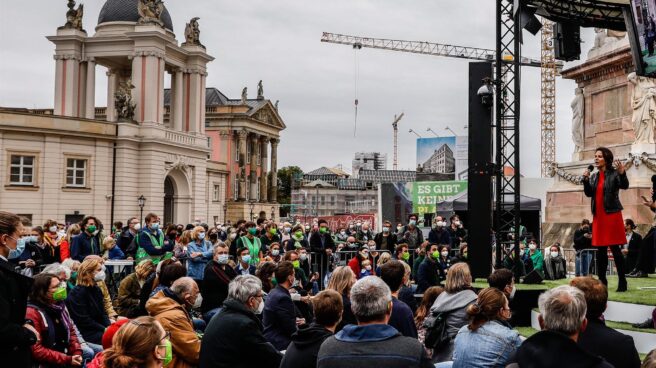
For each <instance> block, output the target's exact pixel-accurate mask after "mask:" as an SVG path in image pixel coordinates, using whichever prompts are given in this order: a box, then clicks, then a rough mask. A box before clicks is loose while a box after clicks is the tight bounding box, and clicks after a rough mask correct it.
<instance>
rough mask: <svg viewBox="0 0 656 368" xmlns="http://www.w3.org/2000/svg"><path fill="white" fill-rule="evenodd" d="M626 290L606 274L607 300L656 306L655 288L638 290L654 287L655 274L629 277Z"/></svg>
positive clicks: (480, 284) (547, 284) (549, 283)
mask: <svg viewBox="0 0 656 368" xmlns="http://www.w3.org/2000/svg"><path fill="white" fill-rule="evenodd" d="M627 280H628V285H629V287H628V291H627V292H623V293H618V292H616V291H615V290H617V276H608V300H610V301H614V302H623V303H631V304H644V305H652V306H656V289H646V290H638V288H639V287H656V275H649V277H646V278H629V279H627ZM570 281H571V278H567V279H562V280H544V281H543V282H542V283H541V284H516V286H517V290H547V289H553V288H555V287H557V286H560V285H567V284H569V282H570ZM472 286H473V287H475V288H486V287H488V285H487V282H485V281H477V282H474V283H473V284H472Z"/></svg>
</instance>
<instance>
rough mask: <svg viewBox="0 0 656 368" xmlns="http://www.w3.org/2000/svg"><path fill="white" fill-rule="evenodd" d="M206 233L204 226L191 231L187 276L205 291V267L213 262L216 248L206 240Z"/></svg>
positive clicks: (188, 246) (187, 252)
mask: <svg viewBox="0 0 656 368" xmlns="http://www.w3.org/2000/svg"><path fill="white" fill-rule="evenodd" d="M205 236H206V232H205V228H204V227H202V226H196V227H195V228H194V229H193V230H192V231H191V242H189V244H188V245H187V251H186V255H187V276H189V277H191V278H192V279H194V281H196V284H198V288H199V289H200V290H201V291H202V290H203V278H204V277H205V266H206V265H207V263H208V262H209V261H211V260H212V256H213V255H214V246H213V245H212V243H210V242H209V240H207V239H205Z"/></svg>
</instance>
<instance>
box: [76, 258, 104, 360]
mask: <svg viewBox="0 0 656 368" xmlns="http://www.w3.org/2000/svg"><path fill="white" fill-rule="evenodd" d="M104 279H105V272H104V271H103V268H102V263H101V259H100V258H99V257H97V258H96V257H92V258H89V259H86V260H84V262H82V264H81V265H80V268H79V269H78V274H77V285H75V287H74V288H73V290H71V292H70V293H69V294H68V296H67V298H66V307H67V308H68V311H69V312H70V314H71V317H72V318H73V322H75V325H76V326H77V328H78V329H79V330H80V333H81V334H82V337H84V340H85V341H86V342H87V344H94V345H95V347H92V348H93V349H94V350H95V351H98V350H102V346H100V344H101V343H102V335H103V333H104V332H105V328H107V326H109V325H110V324H111V321H110V320H109V316H108V315H107V312H106V311H105V306H104V297H103V293H102V290H100V288H99V287H98V285H97V284H96V283H97V282H99V281H103V280H104Z"/></svg>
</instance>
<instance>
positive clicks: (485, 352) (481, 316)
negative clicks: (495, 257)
mask: <svg viewBox="0 0 656 368" xmlns="http://www.w3.org/2000/svg"><path fill="white" fill-rule="evenodd" d="M467 315H468V316H469V321H470V322H469V324H468V325H466V326H463V327H461V328H460V331H459V332H458V335H457V336H456V339H455V343H454V346H455V347H454V351H453V367H454V368H458V367H505V366H506V364H508V360H510V357H511V356H512V355H514V354H515V351H516V350H517V348H519V345H521V344H522V340H521V339H520V338H519V333H518V332H517V331H515V330H513V329H512V326H510V324H509V323H508V320H509V319H510V317H511V315H512V314H511V312H510V307H509V306H508V299H507V298H506V296H505V295H504V294H503V292H502V291H501V290H499V289H497V288H494V287H490V288H487V289H483V290H481V292H480V293H479V294H478V299H477V301H476V303H473V304H471V305H470V306H469V307H467Z"/></svg>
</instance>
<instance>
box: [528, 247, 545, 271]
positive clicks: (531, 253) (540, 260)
mask: <svg viewBox="0 0 656 368" xmlns="http://www.w3.org/2000/svg"><path fill="white" fill-rule="evenodd" d="M526 255H527V256H528V258H529V259H530V260H531V265H532V266H533V270H536V271H537V272H538V273H539V274H540V276H542V277H544V257H543V256H542V252H541V251H540V249H539V248H538V244H537V242H536V241H535V239H530V240H529V241H528V252H527V253H526ZM527 272H528V270H527Z"/></svg>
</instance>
